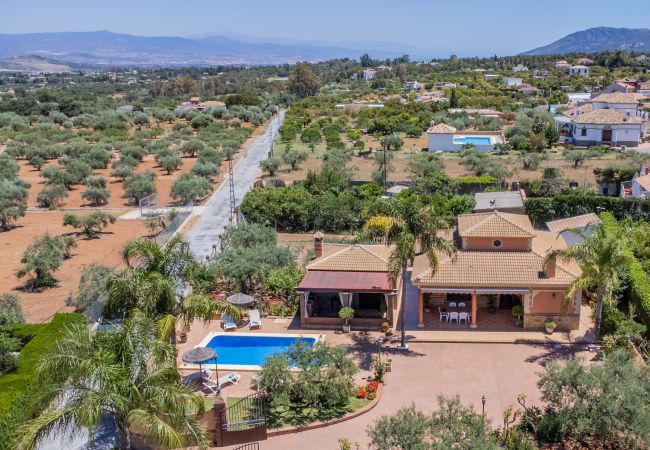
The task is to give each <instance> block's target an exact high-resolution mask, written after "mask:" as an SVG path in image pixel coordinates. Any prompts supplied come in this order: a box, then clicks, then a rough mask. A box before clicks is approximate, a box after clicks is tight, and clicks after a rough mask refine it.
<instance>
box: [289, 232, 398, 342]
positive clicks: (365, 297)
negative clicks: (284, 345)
mask: <svg viewBox="0 0 650 450" xmlns="http://www.w3.org/2000/svg"><path fill="white" fill-rule="evenodd" d="M391 251H392V247H388V246H385V245H341V244H324V243H323V235H322V234H321V233H317V234H316V235H315V236H314V253H315V259H314V260H313V261H312V262H311V263H309V264H308V265H307V274H306V275H305V277H304V278H303V280H302V282H301V283H300V285H299V286H298V292H299V294H300V324H301V326H302V327H303V328H322V327H323V326H325V327H327V326H337V327H338V326H341V325H343V323H344V322H343V320H342V319H340V318H339V310H340V309H341V308H343V307H344V306H350V307H352V309H354V319H352V321H351V322H350V324H351V325H352V326H353V327H354V328H356V329H371V330H376V329H379V327H381V324H382V323H383V322H389V323H392V322H393V313H394V311H395V309H396V308H397V302H398V293H399V286H400V283H399V282H398V283H393V282H392V280H391V277H390V275H389V273H388V258H389V256H390V253H391Z"/></svg>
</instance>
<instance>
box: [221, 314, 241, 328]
mask: <svg viewBox="0 0 650 450" xmlns="http://www.w3.org/2000/svg"><path fill="white" fill-rule="evenodd" d="M221 328H223V329H224V331H228V330H235V331H237V323H236V322H235V320H234V319H233V318H232V317H230V316H229V315H227V314H224V315H223V317H221Z"/></svg>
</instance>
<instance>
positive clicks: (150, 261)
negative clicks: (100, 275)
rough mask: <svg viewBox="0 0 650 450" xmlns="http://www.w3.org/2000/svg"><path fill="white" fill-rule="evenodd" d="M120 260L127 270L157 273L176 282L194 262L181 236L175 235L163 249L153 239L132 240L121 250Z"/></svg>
mask: <svg viewBox="0 0 650 450" xmlns="http://www.w3.org/2000/svg"><path fill="white" fill-rule="evenodd" d="M122 260H123V261H124V262H125V263H126V265H127V266H128V267H129V268H132V269H138V270H141V271H144V272H158V273H160V274H162V275H166V276H167V277H170V278H172V279H173V280H174V281H176V280H177V279H179V278H180V277H181V275H182V274H183V271H184V270H185V268H186V267H187V266H188V265H189V264H191V263H192V262H193V261H194V257H193V256H192V253H191V252H190V248H189V245H188V243H187V242H186V241H185V240H183V237H182V236H180V235H176V236H174V237H172V238H171V239H170V240H169V242H167V244H165V245H164V246H163V247H160V246H159V245H158V244H157V243H156V241H154V240H153V239H149V238H139V239H132V240H130V241H129V242H127V243H126V245H125V246H124V249H123V250H122Z"/></svg>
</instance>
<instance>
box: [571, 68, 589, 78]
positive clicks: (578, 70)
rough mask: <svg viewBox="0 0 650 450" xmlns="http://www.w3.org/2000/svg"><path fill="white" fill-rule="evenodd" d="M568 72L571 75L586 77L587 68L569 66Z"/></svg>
mask: <svg viewBox="0 0 650 450" xmlns="http://www.w3.org/2000/svg"><path fill="white" fill-rule="evenodd" d="M569 72H570V73H571V75H582V76H583V77H586V76H588V75H589V68H587V67H571V68H570V69H569Z"/></svg>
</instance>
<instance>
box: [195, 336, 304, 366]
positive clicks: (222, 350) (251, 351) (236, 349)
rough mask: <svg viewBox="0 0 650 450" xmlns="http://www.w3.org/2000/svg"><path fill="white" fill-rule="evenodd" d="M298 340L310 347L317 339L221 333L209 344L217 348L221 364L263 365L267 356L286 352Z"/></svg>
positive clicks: (218, 359) (218, 360)
mask: <svg viewBox="0 0 650 450" xmlns="http://www.w3.org/2000/svg"><path fill="white" fill-rule="evenodd" d="M298 340H301V341H303V342H305V343H306V344H307V345H309V346H310V347H311V346H312V345H314V342H315V341H316V339H314V338H309V337H303V338H300V337H291V336H234V335H219V336H215V337H213V338H212V339H211V340H210V342H208V345H207V346H208V347H211V348H213V349H215V350H216V352H217V362H218V363H219V365H221V364H233V365H243V366H261V365H262V364H263V363H264V361H265V360H266V358H268V357H269V356H272V355H277V354H278V353H285V352H286V351H287V350H288V349H289V347H291V346H292V345H293V344H295V343H296V341H298Z"/></svg>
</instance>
